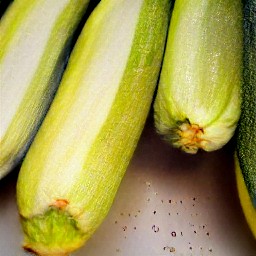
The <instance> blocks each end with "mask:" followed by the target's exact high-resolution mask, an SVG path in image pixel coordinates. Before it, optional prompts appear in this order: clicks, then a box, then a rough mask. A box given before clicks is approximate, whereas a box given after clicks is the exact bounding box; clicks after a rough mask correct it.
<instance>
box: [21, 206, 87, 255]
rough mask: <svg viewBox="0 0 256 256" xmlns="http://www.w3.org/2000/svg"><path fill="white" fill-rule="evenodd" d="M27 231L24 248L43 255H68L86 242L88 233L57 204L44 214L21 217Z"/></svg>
mask: <svg viewBox="0 0 256 256" xmlns="http://www.w3.org/2000/svg"><path fill="white" fill-rule="evenodd" d="M21 223H22V226H23V230H24V233H25V242H24V245H23V248H24V249H25V250H26V251H29V252H32V253H35V254H36V255H42V256H48V255H49V256H50V255H51V256H57V255H58V256H67V255H69V253H70V252H72V251H74V250H76V249H78V248H79V247H81V246H82V245H83V244H84V241H85V237H86V236H87V234H86V233H85V232H84V231H82V230H81V229H80V228H79V227H78V224H77V221H76V220H75V219H74V217H73V216H71V215H70V214H69V213H68V212H67V211H66V210H65V209H63V208H59V207H56V206H50V208H49V209H48V210H47V211H46V212H45V213H44V214H42V215H37V216H33V217H31V218H24V217H21Z"/></svg>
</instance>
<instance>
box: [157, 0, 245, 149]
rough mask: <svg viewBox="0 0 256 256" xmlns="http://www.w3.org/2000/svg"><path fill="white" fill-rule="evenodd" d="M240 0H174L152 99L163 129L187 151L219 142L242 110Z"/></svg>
mask: <svg viewBox="0 0 256 256" xmlns="http://www.w3.org/2000/svg"><path fill="white" fill-rule="evenodd" d="M241 59H242V3H241V1H240V0H191V1H187V0H176V1H175V4H174V10H173V14H172V18H171V22H170V28H169V34H168V41H167V47H166V51H165V56H164V63H163V68H162V71H161V78H160V83H159V87H158V92H157V96H156V100H155V104H154V110H155V125H156V128H157V131H158V132H159V134H161V135H162V136H163V137H164V139H165V140H167V141H168V142H170V143H171V144H172V145H173V146H174V147H178V148H181V149H182V150H184V151H185V152H188V153H196V152H197V151H198V149H203V150H206V151H212V150H216V149H219V148H221V147H222V146H223V145H225V144H226V143H227V142H228V141H229V139H230V138H231V137H232V136H233V133H234V130H235V128H236V125H237V121H238V119H239V115H240V86H241V71H242V62H241Z"/></svg>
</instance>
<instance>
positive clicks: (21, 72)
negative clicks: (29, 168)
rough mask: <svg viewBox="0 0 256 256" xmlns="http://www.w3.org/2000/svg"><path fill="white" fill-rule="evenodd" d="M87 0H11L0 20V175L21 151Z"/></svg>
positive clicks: (49, 92) (48, 96) (43, 107)
mask: <svg viewBox="0 0 256 256" xmlns="http://www.w3.org/2000/svg"><path fill="white" fill-rule="evenodd" d="M88 2H89V0H55V1H52V0H16V1H14V2H13V3H12V4H11V5H10V7H9V8H8V10H7V11H6V12H5V14H4V16H3V17H2V19H1V22H0V49H1V50H0V77H1V83H0V89H1V94H0V148H1V154H0V179H1V178H2V177H4V176H5V175H6V174H7V173H8V172H10V171H11V170H12V169H13V168H14V167H15V166H16V165H17V163H19V162H20V160H21V159H22V158H23V156H24V154H25V153H26V151H27V149H28V147H29V145H30V143H31V141H32V139H33V137H34V135H35V133H36V132H37V129H38V127H39V126H40V124H41V122H42V119H43V118H44V116H45V113H46V111H47V110H48V108H49V105H50V103H51V101H52V98H53V96H54V93H55V91H56V89H57V86H58V84H59V81H60V78H61V75H62V72H63V70H64V66H65V65H66V59H67V56H68V52H69V48H70V46H69V45H70V43H71V39H72V36H73V35H74V32H75V30H76V27H77V26H78V24H79V22H80V20H81V18H82V16H83V14H84V13H85V10H86V7H87V5H88Z"/></svg>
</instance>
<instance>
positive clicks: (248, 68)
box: [235, 0, 256, 238]
mask: <svg viewBox="0 0 256 256" xmlns="http://www.w3.org/2000/svg"><path fill="white" fill-rule="evenodd" d="M244 17H245V18H244V72H243V84H242V111H241V118H240V120H239V124H238V128H237V148H236V157H235V158H236V174H237V184H238V192H239V197H240V201H241V205H242V208H243V210H244V214H245V217H246V219H247V221H248V224H249V226H250V228H251V230H252V232H253V234H254V237H255V238H256V136H255V135H256V107H255V106H256V1H255V0H247V1H245V7H244Z"/></svg>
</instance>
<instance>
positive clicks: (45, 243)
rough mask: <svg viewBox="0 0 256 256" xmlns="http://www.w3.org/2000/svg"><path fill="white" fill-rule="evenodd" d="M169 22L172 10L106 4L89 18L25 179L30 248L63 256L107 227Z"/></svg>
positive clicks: (150, 0)
mask: <svg viewBox="0 0 256 256" xmlns="http://www.w3.org/2000/svg"><path fill="white" fill-rule="evenodd" d="M169 13H170V1H169V0H136V1H131V0H122V1H120V0H102V1H101V2H100V3H99V5H98V6H97V7H96V9H95V10H94V11H93V13H92V14H91V16H90V17H89V19H88V21H87V22H86V25H85V27H84V29H83V31H82V34H81V35H80V37H79V39H78V41H77V43H76V46H75V48H74V50H73V52H72V54H71V57H70V60H69V63H68V66H67V69H66V71H65V73H64V76H63V80H62V82H61V85H60V87H59V89H58V92H57V94H56V97H55V99H54V101H53V104H52V105H51V108H50V110H49V112H48V114H47V116H46V118H45V120H44V122H43V124H42V126H41V128H40V130H39V132H38V134H37V136H36V138H35V140H34V142H33V144H32V146H31V148H30V149H29V152H28V154H27V155H26V158H25V160H24V162H23V164H22V167H21V171H20V174H19V178H18V184H17V199H18V206H19V212H20V215H21V221H22V225H23V229H24V232H25V243H24V244H25V248H28V249H29V250H33V251H36V252H38V253H39V254H40V255H65V254H66V253H68V252H71V251H73V250H75V249H77V248H79V247H80V246H82V244H84V243H85V241H86V240H87V239H89V238H90V236H91V235H92V234H93V233H94V232H95V230H96V229H97V227H98V226H99V225H100V223H101V222H102V221H103V219H104V218H105V216H106V214H107V213H108V211H109V209H110V207H111V205H112V202H113V200H114V197H115V194H116V192H117V189H118V187H119V184H120V182H121V180H122V177H123V175H124V173H125V170H126V168H127V166H128V163H129V161H130V159H131V157H132V154H133V152H134V149H135V147H136V145H137V142H138V139H139V137H140V134H141V132H142V129H143V127H144V124H145V120H146V117H147V114H148V111H149V109H150V105H151V102H152V98H153V93H154V90H155V86H156V83H157V79H158V75H159V71H160V66H161V62H162V57H163V51H164V45H165V40H166V34H167V28H168V23H169Z"/></svg>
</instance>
